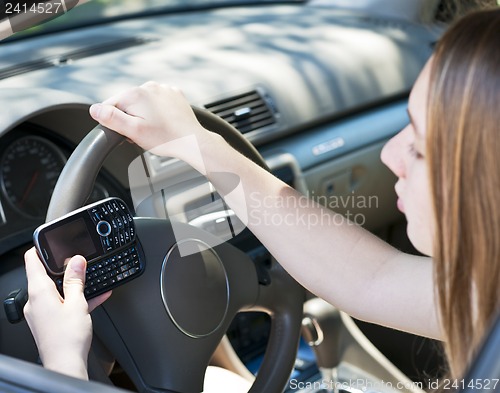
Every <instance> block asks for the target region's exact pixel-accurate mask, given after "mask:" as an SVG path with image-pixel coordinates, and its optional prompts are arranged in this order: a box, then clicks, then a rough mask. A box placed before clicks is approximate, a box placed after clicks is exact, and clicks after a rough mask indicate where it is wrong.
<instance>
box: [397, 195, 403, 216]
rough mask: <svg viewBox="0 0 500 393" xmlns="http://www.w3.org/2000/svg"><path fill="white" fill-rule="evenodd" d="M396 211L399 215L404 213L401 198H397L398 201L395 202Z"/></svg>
mask: <svg viewBox="0 0 500 393" xmlns="http://www.w3.org/2000/svg"><path fill="white" fill-rule="evenodd" d="M396 204H397V206H398V209H399V211H400V212H401V213H404V212H405V206H404V204H403V200H402V199H401V198H398V201H397V202H396Z"/></svg>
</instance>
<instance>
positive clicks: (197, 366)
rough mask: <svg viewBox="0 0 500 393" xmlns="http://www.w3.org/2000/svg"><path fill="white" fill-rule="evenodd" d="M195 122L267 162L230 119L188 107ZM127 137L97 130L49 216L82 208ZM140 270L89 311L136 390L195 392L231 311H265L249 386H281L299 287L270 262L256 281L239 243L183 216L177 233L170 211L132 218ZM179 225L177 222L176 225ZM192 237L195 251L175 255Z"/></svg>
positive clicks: (289, 360)
mask: <svg viewBox="0 0 500 393" xmlns="http://www.w3.org/2000/svg"><path fill="white" fill-rule="evenodd" d="M193 110H194V112H195V114H196V116H197V118H198V120H199V121H200V123H201V124H202V125H203V126H204V127H205V128H207V129H209V130H211V131H213V132H217V133H219V134H221V135H222V136H223V137H224V138H225V139H226V140H227V141H228V143H229V144H231V145H232V146H233V147H234V148H235V149H236V150H238V151H240V152H241V153H242V154H244V155H246V156H247V157H249V158H250V159H251V160H253V161H254V162H256V163H257V164H259V165H261V166H262V167H264V168H266V169H267V166H266V164H265V161H264V159H263V158H262V156H261V155H260V154H259V153H258V151H257V150H256V149H255V148H254V147H253V146H252V145H251V144H250V143H249V142H248V141H247V140H246V139H245V138H244V137H243V136H242V135H241V134H240V133H239V132H238V131H237V130H236V129H235V128H233V127H232V126H231V125H230V124H228V123H226V122H225V121H223V120H222V119H220V118H219V117H217V116H215V115H213V114H212V113H210V112H208V111H205V110H202V109H198V108H193ZM123 141H124V138H123V137H122V136H121V135H119V134H117V133H115V132H113V131H111V130H108V129H106V128H104V127H102V126H97V127H96V128H95V129H93V130H92V131H91V132H90V133H89V134H88V135H87V136H86V137H85V138H84V139H83V140H82V142H81V143H80V144H79V145H78V147H77V148H76V149H75V151H74V152H73V154H72V155H71V157H70V158H69V160H68V162H67V164H66V166H65V168H64V170H63V172H62V173H61V176H60V177H59V180H58V182H57V185H56V187H55V189H54V193H53V195H52V199H51V201H50V206H49V210H48V213H47V220H52V219H54V218H57V217H59V216H61V215H63V214H66V213H68V212H70V211H72V210H74V209H76V208H79V207H81V206H82V205H83V204H84V203H85V201H86V199H87V196H88V195H90V192H91V190H92V188H93V184H94V181H95V179H96V176H97V174H98V171H99V169H100V168H101V166H102V163H103V161H104V159H105V158H106V156H107V155H108V154H109V153H110V152H111V151H112V150H113V149H114V148H115V147H116V146H118V145H119V144H120V143H122V142H123ZM134 221H135V225H136V235H137V238H138V240H139V242H140V244H141V246H142V249H143V252H144V257H145V264H146V269H145V272H144V273H143V274H142V275H141V276H140V277H138V278H136V279H135V280H133V281H131V282H129V283H127V284H126V285H123V286H121V287H118V288H116V289H115V290H114V291H113V295H112V296H111V298H110V299H109V300H108V301H106V302H105V303H104V304H103V305H102V306H101V307H98V308H97V309H96V310H95V311H94V312H93V315H92V317H93V318H92V319H93V324H94V333H95V334H96V335H97V336H98V337H99V338H100V339H101V340H102V342H104V343H105V345H106V346H107V347H108V349H109V350H110V352H111V353H112V354H113V356H114V357H115V358H116V360H117V361H118V362H119V364H120V365H121V366H122V367H123V368H124V370H125V371H126V372H127V374H128V375H129V376H130V378H131V379H132V381H133V382H134V384H135V386H136V387H137V389H138V390H139V391H140V392H177V393H179V392H186V393H187V392H189V393H192V392H201V391H202V390H203V380H204V374H205V370H206V367H207V365H208V363H209V360H210V358H211V356H212V354H213V352H214V350H215V349H216V347H217V345H218V344H219V342H220V340H221V339H222V338H223V336H224V334H225V332H226V330H227V328H228V326H229V324H230V322H231V320H232V319H233V317H234V316H235V314H236V313H237V312H239V311H244V310H260V311H265V312H267V313H268V314H269V315H270V316H271V333H270V338H269V342H268V346H267V349H266V352H265V355H264V360H263V362H262V365H261V367H260V370H259V372H258V374H257V377H256V379H255V381H254V383H253V385H252V387H251V389H250V392H255V393H257V392H259V393H264V392H265V393H272V392H282V391H283V390H284V388H285V386H286V384H287V382H288V378H289V377H290V373H291V370H292V368H293V365H294V361H295V357H296V351H297V346H298V340H299V336H300V324H301V320H302V306H303V301H304V290H303V289H302V287H300V285H298V284H297V283H296V282H295V281H294V280H293V279H292V278H291V277H290V276H289V275H288V274H287V273H286V272H285V271H284V269H283V268H282V267H281V266H280V265H279V264H278V263H276V262H275V261H273V263H272V264H271V266H270V267H269V268H268V269H267V271H266V272H264V273H265V274H266V276H267V277H268V278H269V280H265V281H266V282H265V283H263V280H259V274H260V273H262V272H261V271H259V270H258V269H257V267H256V265H255V263H254V262H253V261H252V260H251V258H250V257H249V256H248V255H247V254H245V253H244V252H242V251H240V250H239V249H237V248H236V247H234V246H232V245H230V244H228V243H222V244H220V245H218V246H215V247H209V246H208V244H217V242H215V241H214V240H215V239H214V238H213V236H212V235H211V234H209V233H207V232H205V231H203V230H201V229H198V228H195V227H192V226H190V225H188V224H185V225H183V226H182V228H181V229H182V232H183V236H182V239H180V238H179V231H178V228H177V226H176V236H174V233H173V230H172V226H171V223H170V222H169V220H168V219H153V218H134ZM176 225H177V224H176ZM181 242H191V243H192V244H193V245H194V246H196V247H198V249H199V250H200V252H199V253H195V254H192V255H189V256H184V257H181V256H180V255H179V253H178V252H176V248H177V247H178V245H179V244H180V243H181Z"/></svg>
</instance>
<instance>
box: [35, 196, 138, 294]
mask: <svg viewBox="0 0 500 393" xmlns="http://www.w3.org/2000/svg"><path fill="white" fill-rule="evenodd" d="M33 242H34V244H35V247H36V250H37V252H38V256H39V257H40V259H41V260H42V262H43V263H44V265H45V268H46V270H47V272H48V273H49V275H50V276H51V277H52V279H53V280H54V281H55V283H56V285H57V287H58V289H59V290H60V291H61V290H62V281H63V275H64V270H65V268H66V265H67V263H68V262H69V260H70V259H71V257H73V256H74V255H82V256H83V257H85V259H86V260H87V272H86V280H85V289H84V294H85V297H86V298H87V299H91V298H93V297H95V296H98V295H100V294H101V293H104V292H106V291H109V290H110V289H113V288H115V287H117V286H119V285H122V284H124V283H126V282H128V281H130V280H132V279H134V278H136V277H139V276H140V275H141V274H142V272H143V271H144V269H145V264H144V257H143V256H142V250H141V247H140V244H139V242H138V240H137V239H136V233H135V225H134V220H133V218H132V214H131V213H130V210H129V209H128V207H127V205H126V204H125V202H123V201H122V200H121V199H119V198H107V199H104V200H102V201H99V202H96V203H93V204H90V205H87V206H84V207H82V208H80V209H78V210H75V211H73V212H71V213H68V214H66V215H65V216H63V217H60V218H58V219H56V220H54V221H50V222H48V223H45V224H43V225H41V226H39V227H38V228H37V229H36V230H35V232H34V233H33Z"/></svg>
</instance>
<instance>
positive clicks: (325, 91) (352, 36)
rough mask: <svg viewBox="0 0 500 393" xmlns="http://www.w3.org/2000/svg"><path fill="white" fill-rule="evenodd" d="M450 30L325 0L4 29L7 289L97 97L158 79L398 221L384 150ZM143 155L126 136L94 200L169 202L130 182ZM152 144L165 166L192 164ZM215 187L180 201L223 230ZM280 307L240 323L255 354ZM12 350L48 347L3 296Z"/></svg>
mask: <svg viewBox="0 0 500 393" xmlns="http://www.w3.org/2000/svg"><path fill="white" fill-rule="evenodd" d="M82 7H83V6H82ZM72 12H79V10H78V9H75V10H74V11H72ZM439 33H440V31H439V29H437V28H435V27H431V26H427V25H420V24H417V23H415V22H412V21H409V20H405V19H397V18H394V17H384V16H377V15H373V14H366V13H363V12H361V11H349V10H343V9H340V8H338V7H330V6H324V5H323V6H322V5H315V4H314V2H311V3H300V4H285V5H283V4H269V5H259V6H239V7H228V8H214V9H204V10H199V11H196V10H192V11H189V12H182V13H171V14H161V13H159V14H157V15H150V16H147V17H141V18H129V19H126V20H116V21H112V22H109V23H107V24H103V25H96V26H90V27H85V28H79V29H75V30H68V31H63V32H59V33H57V34H46V35H40V36H38V37H33V38H26V39H20V40H12V41H11V42H4V43H2V44H1V52H0V108H1V110H2V116H1V117H0V187H1V188H0V295H1V296H3V298H5V296H6V295H7V294H8V293H9V292H10V291H11V290H12V289H15V288H16V287H19V286H23V285H25V277H24V273H23V267H22V266H23V260H22V253H23V252H24V250H26V249H27V248H28V247H30V246H31V236H32V233H33V230H34V229H35V228H36V227H37V226H38V225H40V224H42V223H43V222H44V221H45V214H46V210H47V207H48V204H49V201H50V196H51V193H52V191H53V189H54V186H55V183H56V180H57V178H58V176H59V173H60V171H61V170H62V169H63V167H64V164H65V162H66V160H67V159H68V157H69V155H70V154H71V152H72V151H73V150H74V148H75V147H76V146H77V145H78V143H79V142H80V141H81V140H82V139H83V137H84V136H85V135H86V134H87V133H88V132H89V131H90V130H91V129H92V128H93V127H95V125H96V124H95V122H94V121H93V120H92V119H91V118H90V116H89V115H88V107H89V105H90V104H92V103H94V102H100V101H103V100H105V99H106V98H108V97H110V96H112V95H114V94H116V93H118V92H120V91H122V90H124V89H127V88H130V87H132V86H136V85H140V84H142V83H144V82H146V81H148V80H155V81H157V82H160V83H165V84H169V85H174V86H177V87H179V88H180V89H181V90H182V91H183V92H184V94H185V95H186V97H187V98H188V100H189V101H190V102H191V103H192V105H194V106H198V107H202V108H206V109H208V110H209V111H212V112H213V113H215V114H217V115H219V116H221V117H222V118H224V119H225V120H227V121H228V122H230V123H231V124H232V125H234V126H235V127H236V128H237V129H238V130H239V131H240V132H242V133H243V134H244V136H245V137H246V138H247V139H248V140H249V141H250V142H252V143H253V144H254V145H255V146H256V147H257V149H258V150H259V152H260V153H261V154H262V155H263V157H264V158H265V159H266V162H267V164H268V166H269V167H270V169H271V171H272V172H273V173H274V174H275V175H276V176H278V177H280V178H281V179H282V180H283V181H285V182H286V183H288V184H290V185H292V186H293V187H295V188H297V189H298V190H299V191H301V192H303V193H305V194H306V195H308V196H311V197H317V198H324V199H323V200H324V201H329V202H332V203H334V204H335V206H333V205H332V206H329V207H331V208H333V209H334V210H336V211H339V212H341V213H343V214H349V215H350V217H349V218H351V219H352V220H354V221H356V222H357V223H358V224H360V225H363V226H365V227H366V228H367V229H369V230H371V231H373V232H375V233H377V234H379V235H380V236H382V237H383V236H384V234H386V233H387V230H388V229H387V228H389V227H390V226H391V225H393V224H394V223H398V222H401V221H402V219H403V218H402V216H401V214H400V213H399V212H398V211H397V210H396V203H395V201H396V197H395V194H394V191H393V185H394V177H393V175H392V174H391V173H390V172H389V171H388V169H387V168H385V167H384V166H383V165H382V164H381V163H380V159H379V154H380V150H381V148H382V146H383V144H384V143H385V142H386V141H387V140H388V139H389V138H390V137H392V136H393V135H394V134H395V133H397V132H398V131H399V130H400V129H401V128H403V127H404V126H405V124H406V123H407V121H408V119H407V114H406V101H407V97H408V93H409V90H410V88H411V86H412V84H413V82H414V81H415V79H416V77H417V75H418V73H419V71H420V70H421V68H422V67H423V65H424V64H425V62H426V60H427V59H428V58H429V56H430V55H431V53H432V50H433V44H434V43H435V41H436V40H437V38H438V36H439ZM136 156H137V147H135V146H134V145H132V144H123V145H121V146H120V147H119V148H117V149H116V150H115V151H114V152H113V153H112V154H111V155H110V156H109V157H108V159H107V160H106V161H105V163H104V169H103V170H102V171H101V174H100V175H99V177H98V179H97V181H96V185H95V188H94V191H93V192H92V194H91V195H90V196H89V199H88V201H89V202H90V201H95V200H99V199H102V198H104V197H107V196H118V197H120V198H122V199H124V200H125V201H127V202H128V203H129V204H130V205H131V207H133V208H134V209H135V210H136V214H137V215H146V214H149V215H150V214H151V212H152V211H153V214H154V210H155V207H154V206H153V205H151V206H144V205H139V204H137V203H134V198H133V195H131V194H130V192H131V184H130V179H129V176H128V168H129V166H130V164H131V163H132V161H133V160H134V158H135V157H136ZM144 157H145V159H146V160H147V161H148V162H149V164H150V167H151V168H153V170H152V173H151V176H152V177H153V178H155V179H157V180H158V182H162V181H166V180H168V179H172V178H174V177H176V176H181V175H183V174H185V173H188V172H189V171H191V169H190V168H188V167H187V165H185V164H184V163H182V162H179V161H177V160H174V159H170V158H162V157H158V156H155V155H153V154H150V153H146V154H145V155H144ZM198 181H199V182H200V184H201V183H203V181H204V180H203V179H199V180H198ZM196 185H197V183H196ZM206 196H207V193H206V191H204V189H203V188H199V189H198V188H196V187H194V188H190V189H189V190H186V189H182V190H179V189H175V190H173V191H172V195H171V198H172V199H171V201H172V205H173V209H175V212H176V213H181V214H182V215H183V217H184V219H185V220H186V222H189V223H192V224H193V225H200V226H202V227H203V228H204V229H208V230H212V231H215V232H217V230H219V229H217V225H216V224H215V223H214V218H213V217H214V215H213V214H214V213H217V211H212V210H207V209H206V208H204V207H203V206H202V204H201V202H200V201H202V200H203V198H205V197H206ZM359 198H365V199H364V201H365V202H364V204H361V203H360V201H361V200H360V199H359ZM367 198H373V199H367ZM367 200H369V201H373V204H372V203H368V204H367V203H366V201H367ZM215 217H216V216H215ZM239 239H240V240H238V241H239V243H238V245H239V247H240V248H242V249H243V250H244V251H245V252H247V253H249V254H250V255H251V256H252V258H254V259H255V260H260V261H261V260H265V259H266V258H271V256H270V255H269V253H268V252H267V250H265V248H263V246H262V245H260V243H258V242H257V241H256V239H255V238H253V237H252V236H251V235H249V234H245V236H242V237H241V238H239ZM252 318H254V319H252ZM266 323H267V322H266V321H265V319H262V318H261V317H259V316H255V317H249V316H245V315H244V314H243V316H242V317H241V318H239V319H238V320H237V321H235V323H234V324H233V327H232V329H231V330H230V332H228V335H229V338H230V339H231V341H232V343H233V346H234V347H235V349H236V350H237V352H238V353H239V354H240V357H241V358H242V359H244V361H245V363H246V364H247V365H248V364H250V363H251V362H252V361H254V360H255V359H257V358H258V356H259V355H260V354H261V352H262V351H263V347H264V346H265V339H266ZM249 327H253V328H254V329H253V330H252V332H253V333H252V334H251V333H250V330H249ZM0 352H1V353H3V354H7V355H9V356H14V357H16V358H21V359H25V360H28V361H36V360H37V354H36V348H35V346H34V343H33V341H32V339H31V335H30V333H29V330H28V328H27V326H26V324H25V323H24V322H23V323H21V324H20V325H10V324H9V323H8V322H7V320H6V318H5V315H4V314H3V311H0Z"/></svg>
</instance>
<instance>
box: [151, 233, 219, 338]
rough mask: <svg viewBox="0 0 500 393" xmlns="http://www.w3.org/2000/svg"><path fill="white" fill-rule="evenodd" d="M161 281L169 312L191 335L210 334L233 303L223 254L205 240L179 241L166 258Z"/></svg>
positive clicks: (184, 331) (164, 299) (173, 319)
mask: <svg viewBox="0 0 500 393" xmlns="http://www.w3.org/2000/svg"><path fill="white" fill-rule="evenodd" d="M186 283H189V285H186ZM160 284H161V295H162V299H163V304H164V306H165V309H166V310H167V313H168V315H169V316H170V318H171V319H172V321H173V322H174V324H175V325H176V326H177V328H178V329H179V330H180V331H181V332H183V333H184V334H186V335H187V336H189V337H192V338H201V337H206V336H208V335H210V334H211V333H213V332H215V331H216V330H217V329H218V328H219V327H220V326H221V325H222V324H223V322H224V319H225V317H226V314H227V310H228V306H229V286H228V278H227V275H226V271H225V269H224V265H223V264H222V262H221V260H220V258H219V256H218V255H217V253H216V252H215V251H214V250H213V249H212V248H210V246H208V244H206V243H205V242H203V241H201V240H198V239H186V240H183V241H180V242H177V243H176V244H175V245H174V246H173V247H172V248H171V249H170V250H169V252H168V254H167V255H166V257H165V259H164V261H163V265H162V268H161V275H160Z"/></svg>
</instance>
